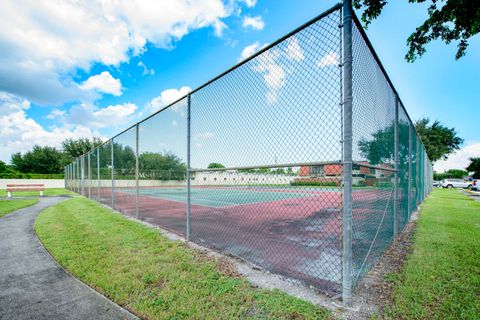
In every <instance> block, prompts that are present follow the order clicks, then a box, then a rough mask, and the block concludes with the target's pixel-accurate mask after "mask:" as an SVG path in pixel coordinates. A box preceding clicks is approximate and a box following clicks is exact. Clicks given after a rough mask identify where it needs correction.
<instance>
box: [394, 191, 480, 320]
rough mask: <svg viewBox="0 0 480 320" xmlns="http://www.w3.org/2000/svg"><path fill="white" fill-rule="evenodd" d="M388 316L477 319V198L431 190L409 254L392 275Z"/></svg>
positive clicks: (479, 237)
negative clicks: (402, 266) (396, 272)
mask: <svg viewBox="0 0 480 320" xmlns="http://www.w3.org/2000/svg"><path fill="white" fill-rule="evenodd" d="M393 279H394V281H395V282H396V283H395V288H394V291H393V305H392V306H390V307H388V308H387V310H386V318H400V319H479V318H480V202H475V201H474V200H472V199H469V198H468V197H467V196H466V195H464V194H462V193H461V192H460V191H458V190H445V189H442V190H441V189H435V190H434V191H433V192H432V194H431V195H430V197H429V198H428V199H427V200H426V201H425V203H424V204H423V205H422V209H421V213H420V219H419V221H418V224H417V230H416V234H415V236H414V248H413V253H412V254H411V255H410V256H409V257H408V259H407V262H406V264H405V267H404V269H403V271H402V272H401V274H400V275H398V276H395V277H393Z"/></svg>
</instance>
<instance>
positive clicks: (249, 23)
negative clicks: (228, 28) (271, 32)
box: [242, 16, 265, 30]
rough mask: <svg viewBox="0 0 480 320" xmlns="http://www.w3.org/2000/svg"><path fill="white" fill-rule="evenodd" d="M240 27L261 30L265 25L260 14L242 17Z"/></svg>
mask: <svg viewBox="0 0 480 320" xmlns="http://www.w3.org/2000/svg"><path fill="white" fill-rule="evenodd" d="M242 27H244V28H248V27H250V28H252V29H253V30H262V29H263V28H264V27H265V22H263V19H262V17H261V16H256V17H245V18H243V23H242Z"/></svg>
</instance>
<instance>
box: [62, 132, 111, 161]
mask: <svg viewBox="0 0 480 320" xmlns="http://www.w3.org/2000/svg"><path fill="white" fill-rule="evenodd" d="M102 143H103V142H102V139H100V138H96V137H95V138H93V139H91V140H90V139H87V138H83V139H66V140H64V141H63V142H62V149H63V151H64V152H65V153H66V154H67V157H68V158H69V162H70V161H72V160H73V159H75V158H77V157H79V156H81V155H82V154H85V153H87V152H88V151H90V150H92V149H94V148H96V147H98V146H99V145H101V144H102Z"/></svg>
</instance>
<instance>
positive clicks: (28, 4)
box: [0, 0, 233, 104]
mask: <svg viewBox="0 0 480 320" xmlns="http://www.w3.org/2000/svg"><path fill="white" fill-rule="evenodd" d="M232 12H233V4H232V3H231V2H223V1H221V0H197V1H189V0H169V1H148V0H136V1H129V0H104V1H74V0H67V1H46V2H43V1H42V2H39V1H35V0H24V1H14V0H10V1H8V0H5V1H0V30H2V31H1V32H0V51H1V52H2V54H1V55H0V91H6V92H10V93H13V94H15V95H17V96H22V97H24V98H26V99H28V100H30V101H33V102H35V103H39V104H62V103H64V102H67V101H75V100H78V99H81V98H83V97H84V96H85V95H86V94H88V93H86V92H84V91H82V90H80V88H79V87H78V85H77V84H76V83H75V82H74V81H73V80H72V79H73V78H72V76H73V75H74V74H75V73H76V70H77V69H83V70H86V71H88V70H89V68H90V67H91V66H92V65H93V64H95V63H98V64H103V65H107V66H119V65H120V64H121V63H122V62H128V61H129V59H130V57H131V56H132V55H139V54H141V53H142V52H143V51H144V50H145V45H146V44H147V43H152V44H153V45H155V46H158V47H164V48H171V47H172V46H173V44H174V43H175V41H177V40H179V39H181V38H182V37H184V36H185V35H187V34H188V33H189V32H191V31H192V30H195V29H200V28H205V27H211V28H213V30H214V31H215V34H216V35H221V33H222V31H223V30H224V29H225V28H226V25H225V24H224V23H223V22H222V21H221V19H223V18H225V17H228V16H229V15H231V14H232ZM39 79H41V81H39Z"/></svg>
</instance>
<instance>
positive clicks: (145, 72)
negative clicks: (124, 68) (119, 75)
mask: <svg viewBox="0 0 480 320" xmlns="http://www.w3.org/2000/svg"><path fill="white" fill-rule="evenodd" d="M137 66H139V67H141V68H142V69H143V72H142V75H144V76H145V75H151V76H153V75H155V70H154V69H153V68H150V69H149V68H147V66H146V65H145V63H143V61H139V62H138V63H137Z"/></svg>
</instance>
